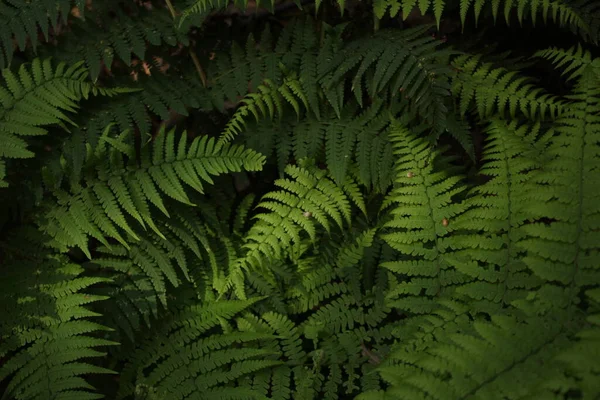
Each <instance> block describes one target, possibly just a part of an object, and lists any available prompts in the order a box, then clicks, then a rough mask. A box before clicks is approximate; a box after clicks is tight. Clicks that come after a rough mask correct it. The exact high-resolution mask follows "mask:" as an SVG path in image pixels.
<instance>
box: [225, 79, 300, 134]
mask: <svg viewBox="0 0 600 400" xmlns="http://www.w3.org/2000/svg"><path fill="white" fill-rule="evenodd" d="M298 100H300V101H301V102H302V103H303V105H304V107H303V108H305V109H308V100H307V99H306V96H305V94H304V93H303V91H302V87H301V85H300V82H299V81H298V80H297V79H296V78H295V77H294V76H293V75H291V76H289V77H286V78H285V79H284V82H283V84H282V85H281V86H279V87H275V86H274V83H273V82H271V81H269V80H265V82H264V83H263V84H262V85H259V86H258V93H249V94H247V95H246V97H245V98H244V99H242V100H241V101H240V103H242V106H241V107H240V108H238V109H237V110H236V112H235V114H234V115H233V116H232V117H231V119H230V120H229V122H228V123H227V126H226V127H225V130H224V131H223V133H222V134H221V140H222V141H223V142H225V143H227V142H230V141H232V140H233V139H234V137H235V136H236V135H237V134H238V133H239V132H241V130H242V129H243V128H244V127H245V121H244V117H247V116H248V115H249V114H252V115H253V116H254V118H255V119H256V121H257V122H258V121H259V120H260V119H262V118H270V119H273V118H274V117H275V115H276V114H277V115H278V116H279V118H281V117H282V116H283V107H284V105H285V104H286V103H287V104H289V105H291V106H292V107H293V108H294V110H295V111H296V115H297V117H298V119H300V112H301V111H300V102H299V101H298Z"/></svg>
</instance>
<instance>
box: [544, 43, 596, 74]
mask: <svg viewBox="0 0 600 400" xmlns="http://www.w3.org/2000/svg"><path fill="white" fill-rule="evenodd" d="M534 57H540V58H545V59H547V60H549V61H551V62H552V64H554V67H555V68H561V69H563V72H562V74H563V75H568V76H567V80H572V79H577V78H579V77H580V76H581V75H582V74H583V72H584V71H585V69H586V68H588V67H589V66H590V65H592V63H593V62H594V59H593V58H592V54H591V53H590V52H589V51H588V50H584V49H583V47H582V46H581V45H578V46H577V47H572V48H570V49H569V50H563V49H559V48H556V47H552V48H549V49H546V50H540V51H538V52H536V53H535V54H534Z"/></svg>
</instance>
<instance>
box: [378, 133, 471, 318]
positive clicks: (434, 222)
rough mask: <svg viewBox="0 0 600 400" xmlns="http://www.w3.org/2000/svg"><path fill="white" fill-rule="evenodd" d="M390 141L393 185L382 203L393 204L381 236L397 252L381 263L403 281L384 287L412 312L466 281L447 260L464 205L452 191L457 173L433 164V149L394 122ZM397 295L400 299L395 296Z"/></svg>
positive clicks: (456, 242) (457, 189)
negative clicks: (393, 160) (395, 256)
mask: <svg viewBox="0 0 600 400" xmlns="http://www.w3.org/2000/svg"><path fill="white" fill-rule="evenodd" d="M390 135H391V138H392V140H393V142H394V155H395V156H396V157H397V160H398V161H397V164H396V186H397V187H396V188H395V189H394V190H393V192H392V193H391V194H390V196H389V198H388V199H387V201H386V205H388V204H393V205H394V207H393V208H392V210H391V220H390V221H388V222H387V223H386V224H385V225H384V228H387V229H389V231H388V232H389V233H384V234H383V235H382V238H383V239H384V240H385V241H386V242H387V243H388V244H389V245H390V246H391V247H393V248H394V249H395V250H397V251H399V252H400V254H401V258H400V259H399V260H398V261H392V262H386V263H383V264H382V266H383V267H384V268H387V269H389V270H390V271H392V272H395V273H396V274H400V275H401V276H402V277H404V278H405V281H403V282H400V283H398V284H397V286H396V287H395V288H392V289H391V290H390V291H389V292H388V295H387V296H388V298H389V299H390V300H392V303H390V304H393V306H395V307H398V308H401V309H408V310H411V311H413V312H416V313H422V312H429V311H431V310H432V307H434V306H435V300H434V298H435V297H440V296H445V295H446V294H448V293H451V292H452V291H453V287H454V285H456V284H458V283H464V282H465V279H466V277H465V275H463V274H462V273H461V272H459V271H457V270H455V269H454V268H452V267H453V265H452V262H451V259H449V256H450V255H451V252H452V250H454V249H460V248H461V247H462V246H463V244H461V238H460V235H456V234H452V233H453V232H454V231H456V229H457V228H456V226H455V222H458V224H457V225H459V226H460V225H461V224H460V221H461V220H462V219H463V218H464V215H462V214H463V213H464V212H465V211H466V209H467V205H465V204H464V203H461V202H458V201H457V200H456V199H455V196H457V195H460V194H461V192H463V191H464V190H465V189H466V188H465V187H464V185H463V184H462V183H461V178H460V177H459V176H452V175H450V174H449V173H448V172H446V171H444V169H447V168H443V169H441V170H439V171H438V170H437V168H435V162H436V158H438V157H439V154H436V152H434V151H433V150H431V149H430V146H429V144H428V143H427V141H426V140H424V139H422V138H416V137H415V136H414V134H412V133H411V132H410V131H409V130H408V129H407V128H405V127H404V126H402V125H401V124H400V123H398V122H394V123H393V128H392V131H391V133H390ZM397 296H400V299H396V297H397Z"/></svg>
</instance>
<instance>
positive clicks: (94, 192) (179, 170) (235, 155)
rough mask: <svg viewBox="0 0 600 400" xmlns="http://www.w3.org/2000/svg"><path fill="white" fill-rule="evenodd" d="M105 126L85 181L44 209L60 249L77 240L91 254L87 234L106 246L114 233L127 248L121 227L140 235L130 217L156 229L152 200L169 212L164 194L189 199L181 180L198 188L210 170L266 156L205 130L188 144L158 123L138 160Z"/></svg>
mask: <svg viewBox="0 0 600 400" xmlns="http://www.w3.org/2000/svg"><path fill="white" fill-rule="evenodd" d="M109 132H110V127H108V128H107V129H106V131H105V135H104V136H103V141H104V142H105V143H102V144H101V145H99V146H98V147H97V148H96V149H95V150H93V151H92V150H91V148H90V151H89V153H88V158H87V160H86V165H85V168H86V174H85V176H84V179H83V182H81V183H83V185H82V184H81V183H79V182H75V183H71V185H70V187H69V189H68V191H63V190H61V189H57V190H55V191H54V195H55V196H56V197H57V198H59V199H64V200H63V201H61V203H60V205H59V206H58V207H53V208H51V209H50V210H48V212H47V214H46V215H45V223H44V224H43V225H42V227H41V228H42V230H43V231H45V232H48V233H49V234H50V236H51V237H53V239H54V240H53V245H54V246H56V247H57V248H59V249H63V250H66V249H67V248H68V247H71V246H77V247H79V248H81V249H82V250H83V251H84V253H86V255H88V257H89V256H90V254H89V251H88V246H87V239H88V237H89V236H91V237H93V238H96V239H97V240H99V241H100V242H101V243H103V244H104V245H105V246H108V241H107V238H113V239H116V240H117V241H119V242H120V243H121V244H122V245H123V246H124V247H125V248H129V244H128V242H127V240H125V238H124V237H123V236H122V234H121V233H120V231H121V230H122V231H125V232H126V233H127V234H128V235H130V236H131V237H132V238H133V239H134V240H138V235H137V234H136V233H135V228H134V227H133V226H132V225H131V222H130V219H133V220H136V221H137V223H138V224H139V225H141V226H142V227H145V226H146V224H147V225H148V226H149V227H150V228H152V229H153V230H154V231H155V232H156V233H158V234H159V235H160V232H159V231H158V230H157V229H156V226H155V223H154V220H153V218H152V216H151V211H150V210H151V208H150V205H151V204H152V205H154V206H155V207H156V208H158V209H159V210H160V211H162V213H163V214H164V215H166V216H169V212H168V211H167V209H166V208H165V205H164V202H163V199H162V196H163V195H164V196H168V197H170V198H172V199H174V200H176V201H178V202H182V203H184V204H188V205H193V204H192V203H191V201H190V199H189V198H188V195H187V194H186V192H185V189H184V186H190V187H191V188H193V189H194V190H196V191H198V192H200V193H202V192H203V188H204V186H203V183H202V182H208V183H209V184H211V183H212V182H213V181H212V179H211V175H212V176H217V175H220V174H223V173H227V172H231V171H241V170H242V169H246V170H259V169H260V168H261V167H262V163H263V160H264V157H263V156H261V155H260V154H258V153H255V152H254V151H252V150H246V149H244V148H243V147H240V146H232V145H228V144H220V143H217V142H216V140H214V139H213V138H211V139H209V138H208V137H206V136H203V137H198V138H196V139H194V140H193V141H192V143H191V145H190V146H188V145H187V134H186V133H184V134H182V135H181V137H180V139H179V141H178V143H176V142H175V132H174V131H169V132H166V131H165V129H162V130H161V132H160V133H159V134H158V135H157V136H156V138H155V139H154V142H153V143H152V145H151V146H145V147H143V148H142V149H141V151H140V154H139V158H140V160H141V162H140V164H139V165H138V161H137V159H136V152H135V150H134V148H133V147H132V146H130V145H127V144H125V143H124V142H123V140H122V138H117V139H113V138H110V137H108V133H109ZM126 134H127V132H124V133H123V134H122V136H124V135H126ZM108 143H110V144H108ZM124 156H126V157H125V158H126V159H127V162H125V158H124ZM86 212H87V213H88V214H87V216H86ZM139 225H138V226H139Z"/></svg>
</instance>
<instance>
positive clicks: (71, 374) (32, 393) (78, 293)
mask: <svg viewBox="0 0 600 400" xmlns="http://www.w3.org/2000/svg"><path fill="white" fill-rule="evenodd" d="M28 236H29V235H24V236H23V237H20V239H21V240H23V239H26V238H28ZM30 244H31V246H32V247H33V248H32V249H30V250H29V252H28V254H29V257H28V259H25V260H24V259H23V258H22V257H20V256H19V255H16V257H15V255H13V256H12V257H10V258H9V257H8V254H7V253H4V254H3V256H4V265H6V266H7V267H8V268H7V270H6V271H5V275H4V277H5V279H3V280H2V284H1V287H2V291H1V293H2V295H1V296H2V315H3V318H2V324H1V325H0V326H1V331H0V335H1V336H2V342H1V343H0V356H1V357H2V359H3V363H2V366H1V367H0V380H2V381H4V380H5V379H7V378H10V381H9V383H8V385H7V386H6V389H5V391H4V393H3V397H2V398H3V399H19V400H21V399H23V400H26V399H69V398H73V396H77V398H80V399H97V398H100V397H101V396H99V394H98V393H96V392H95V391H94V388H93V387H92V386H91V385H90V384H89V383H88V382H87V381H86V378H87V377H88V376H89V375H90V374H107V373H113V371H110V370H108V369H106V368H102V367H100V366H98V365H95V364H94V363H93V362H91V361H92V360H93V359H94V358H98V357H103V356H104V355H105V353H103V352H102V351H99V349H101V348H103V347H105V346H112V345H115V344H117V343H114V342H112V341H110V340H106V339H104V338H102V337H100V336H99V335H98V334H101V333H102V332H103V331H110V328H107V327H106V326H103V325H102V324H101V323H99V322H96V321H99V319H98V317H101V315H100V314H97V313H95V312H93V311H91V310H89V309H88V305H89V304H91V303H94V302H98V301H100V300H105V299H106V297H105V296H97V295H93V294H90V293H89V290H90V289H89V288H90V286H93V285H96V284H99V283H103V282H106V281H107V280H106V279H105V278H101V277H89V276H83V275H82V273H83V268H81V266H79V265H77V264H74V263H69V262H68V259H67V258H66V257H63V256H60V255H54V254H52V253H51V252H49V251H47V250H40V248H39V245H40V243H39V242H37V241H31V242H30ZM32 276H35V279H31V278H32ZM94 320H95V321H94Z"/></svg>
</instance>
